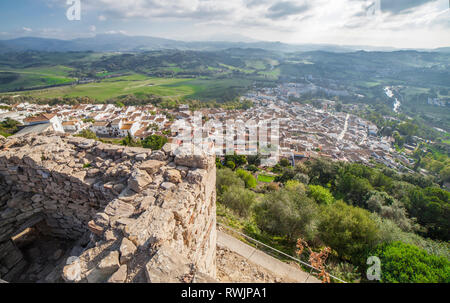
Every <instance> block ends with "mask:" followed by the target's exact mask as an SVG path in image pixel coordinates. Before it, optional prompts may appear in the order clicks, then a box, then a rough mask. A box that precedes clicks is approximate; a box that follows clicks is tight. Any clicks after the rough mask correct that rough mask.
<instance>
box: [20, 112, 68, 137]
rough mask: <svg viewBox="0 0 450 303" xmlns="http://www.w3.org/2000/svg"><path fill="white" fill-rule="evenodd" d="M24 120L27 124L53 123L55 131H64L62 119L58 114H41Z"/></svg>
mask: <svg viewBox="0 0 450 303" xmlns="http://www.w3.org/2000/svg"><path fill="white" fill-rule="evenodd" d="M23 122H24V124H25V125H26V126H33V125H38V124H47V123H49V124H51V125H52V127H53V130H54V131H56V132H59V133H64V127H63V125H62V122H61V119H60V118H59V117H58V116H57V115H56V114H41V115H38V116H35V117H28V118H26V119H24V120H23Z"/></svg>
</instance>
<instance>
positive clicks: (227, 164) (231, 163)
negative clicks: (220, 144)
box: [225, 160, 236, 169]
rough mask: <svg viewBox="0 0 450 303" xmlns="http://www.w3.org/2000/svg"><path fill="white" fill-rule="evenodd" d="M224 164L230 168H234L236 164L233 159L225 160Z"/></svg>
mask: <svg viewBox="0 0 450 303" xmlns="http://www.w3.org/2000/svg"><path fill="white" fill-rule="evenodd" d="M225 166H226V167H228V168H230V169H235V168H236V164H234V162H233V161H231V160H230V161H227V162H226V163H225Z"/></svg>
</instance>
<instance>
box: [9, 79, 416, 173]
mask: <svg viewBox="0 0 450 303" xmlns="http://www.w3.org/2000/svg"><path fill="white" fill-rule="evenodd" d="M283 87H284V88H285V89H261V90H258V91H254V92H251V93H248V94H246V95H245V96H242V97H241V100H249V101H251V102H252V103H253V107H252V108H250V109H247V110H225V109H220V108H212V109H211V108H208V109H202V110H201V111H200V114H201V115H202V117H203V121H204V122H205V121H210V120H214V121H219V122H220V123H222V124H223V125H225V124H226V123H227V121H249V120H252V121H254V122H255V125H256V126H257V127H261V125H262V124H263V123H267V121H275V120H276V121H277V123H278V125H279V130H278V131H277V132H274V131H272V132H271V131H270V128H269V133H268V138H267V139H268V142H277V143H278V144H279V149H278V153H277V156H279V157H282V158H287V159H288V160H289V161H291V162H292V163H293V164H295V162H297V161H302V160H303V159H309V158H317V157H326V158H329V159H332V160H338V161H347V162H361V163H365V164H370V163H371V162H372V161H373V160H375V161H376V162H379V163H382V164H384V165H386V166H388V167H391V168H397V169H398V168H404V167H406V166H408V165H410V164H413V163H414V162H413V160H412V159H409V158H407V157H405V155H401V154H399V153H397V152H396V150H395V149H394V148H393V142H394V139H393V138H392V137H380V136H379V135H378V129H377V127H376V126H375V125H374V124H372V123H370V122H368V121H365V120H363V119H361V118H359V117H357V116H354V115H352V114H348V113H344V112H338V111H336V109H335V107H336V106H335V105H336V104H335V102H334V101H330V100H320V104H321V108H317V107H314V106H312V105H310V104H299V103H289V102H287V98H286V94H288V95H289V94H291V93H292V87H290V86H288V85H286V86H283ZM197 113H198V112H197ZM6 118H9V119H13V120H16V121H18V122H20V123H22V124H23V127H22V128H21V130H20V131H19V132H18V134H19V135H20V134H25V133H42V132H44V131H46V130H49V129H52V130H54V131H57V132H66V133H70V134H74V135H76V134H80V133H81V132H83V131H84V130H90V131H92V132H94V133H95V134H96V136H98V137H99V138H106V139H122V138H124V137H127V136H128V135H130V136H132V138H133V139H134V140H144V139H145V138H147V137H148V136H151V135H160V136H165V137H167V139H168V142H170V143H177V144H181V143H182V142H183V137H182V136H181V135H180V132H179V131H174V126H175V125H176V124H177V121H180V120H182V121H185V122H188V123H193V121H194V113H193V112H192V111H190V110H189V106H188V105H180V106H179V107H178V108H177V109H162V108H158V107H156V106H154V105H145V106H123V107H118V106H116V105H113V104H79V105H75V106H71V105H55V106H50V105H37V104H30V103H20V104H15V105H13V106H11V107H10V110H9V111H8V110H3V112H2V113H1V114H0V120H5V119H6ZM247 131H248V126H247ZM207 132H208V133H206V134H205V133H203V138H207V140H208V141H210V142H214V143H215V144H216V147H215V150H216V153H217V154H218V155H221V154H222V152H228V153H230V149H229V147H227V146H225V142H223V141H222V140H219V138H218V135H219V134H218V133H217V130H215V129H214V128H213V129H208V130H207ZM189 135H191V134H188V137H189ZM220 135H222V134H220ZM233 136H234V134H233ZM180 138H181V140H180ZM248 138H249V135H248V134H247V132H246V134H245V139H246V142H247V143H246V144H245V147H246V150H242V149H240V148H239V146H238V145H239V144H236V145H235V146H234V150H232V151H231V152H236V153H237V154H240V153H245V152H246V153H247V154H249V153H252V152H253V153H255V154H256V153H257V152H258V151H257V145H256V144H255V145H252V143H251V142H250V143H249V142H248ZM185 139H189V138H185ZM235 139H237V135H236V137H235ZM221 142H222V144H223V145H224V146H223V147H221V146H218V144H220V143H221ZM235 142H236V140H235ZM237 143H239V140H238V142H237ZM278 160H279V159H278V158H275V159H272V161H269V162H266V163H268V164H267V165H269V164H272V165H275V164H276V163H277V162H278Z"/></svg>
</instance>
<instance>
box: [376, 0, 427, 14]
mask: <svg viewBox="0 0 450 303" xmlns="http://www.w3.org/2000/svg"><path fill="white" fill-rule="evenodd" d="M380 1H381V3H380V4H381V10H382V11H387V12H391V13H394V14H399V13H401V12H403V11H405V10H408V9H411V8H415V7H418V6H421V5H423V4H426V3H430V2H435V1H434V0H395V1H392V0H380Z"/></svg>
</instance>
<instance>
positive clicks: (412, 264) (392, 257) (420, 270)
mask: <svg viewBox="0 0 450 303" xmlns="http://www.w3.org/2000/svg"><path fill="white" fill-rule="evenodd" d="M370 255H371V256H377V257H379V258H380V260H381V281H382V282H385V283H449V282H450V262H449V261H448V260H447V259H445V258H443V257H436V256H432V255H429V254H427V252H426V251H424V250H422V249H419V248H418V247H415V246H413V245H409V244H405V243H402V242H393V243H390V244H382V245H380V246H378V247H377V249H375V250H374V251H373V252H372V253H371V254H370Z"/></svg>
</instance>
